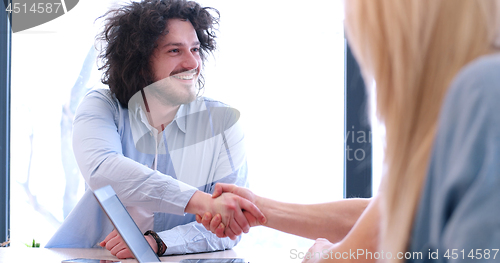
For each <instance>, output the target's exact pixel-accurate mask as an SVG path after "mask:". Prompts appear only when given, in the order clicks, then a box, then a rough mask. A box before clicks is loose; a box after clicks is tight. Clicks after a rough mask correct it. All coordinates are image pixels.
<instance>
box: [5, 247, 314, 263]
mask: <svg viewBox="0 0 500 263" xmlns="http://www.w3.org/2000/svg"><path fill="white" fill-rule="evenodd" d="M306 251H307V250H306ZM236 257H242V258H245V259H246V260H248V261H249V262H251V263H267V262H269V263H270V262H301V260H300V259H291V257H290V251H289V250H268V251H252V252H250V251H245V250H238V248H237V247H235V248H234V249H231V250H225V251H218V252H212V253H199V254H189V255H181V256H164V257H160V259H161V261H162V262H179V261H180V260H181V259H185V258H236ZM71 258H95V259H108V260H117V259H116V257H114V256H113V255H111V254H110V253H109V251H108V250H106V249H101V248H50V249H49V248H11V247H7V248H0V262H1V263H33V262H37V263H38V262H41V263H45V262H47V263H60V262H61V261H62V260H65V259H71ZM121 261H122V262H123V263H137V260H135V259H126V260H121Z"/></svg>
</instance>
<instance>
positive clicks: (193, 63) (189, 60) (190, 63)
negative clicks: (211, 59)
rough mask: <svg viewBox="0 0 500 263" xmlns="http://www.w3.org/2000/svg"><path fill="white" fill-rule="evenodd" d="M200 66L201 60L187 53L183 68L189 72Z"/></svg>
mask: <svg viewBox="0 0 500 263" xmlns="http://www.w3.org/2000/svg"><path fill="white" fill-rule="evenodd" d="M199 64H200V61H199V58H198V56H197V55H196V54H193V53H191V52H187V53H185V55H184V58H183V61H182V66H183V67H184V68H186V69H188V70H191V69H195V68H198V66H199Z"/></svg>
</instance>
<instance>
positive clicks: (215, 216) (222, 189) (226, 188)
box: [196, 183, 267, 240]
mask: <svg viewBox="0 0 500 263" xmlns="http://www.w3.org/2000/svg"><path fill="white" fill-rule="evenodd" d="M225 195H229V196H231V197H232V198H236V199H237V200H239V204H240V205H239V207H240V208H241V209H239V208H238V206H235V205H230V203H229V202H227V201H226V200H221V201H222V203H223V205H225V206H227V207H230V208H231V209H230V210H233V211H234V213H235V214H234V220H231V219H230V217H229V215H228V214H227V213H226V214H225V215H224V214H222V215H221V214H220V213H217V212H215V213H212V212H210V211H207V212H205V213H204V214H203V216H202V215H200V214H198V213H197V214H196V221H197V222H198V223H201V224H203V226H204V227H205V228H206V229H207V230H210V231H211V232H212V233H214V234H216V235H217V237H220V238H223V237H229V238H230V239H232V240H234V239H236V237H237V236H239V235H241V234H242V233H243V232H244V233H248V231H249V229H250V227H254V226H257V225H263V224H265V223H266V221H267V219H266V217H265V216H264V214H263V213H262V212H261V211H260V210H259V208H258V205H257V202H258V197H257V196H256V195H255V194H254V193H252V191H250V190H248V189H246V188H242V187H238V186H236V185H233V184H224V183H218V184H216V185H215V189H214V192H213V194H212V199H214V200H217V199H220V198H224V196H225ZM214 211H215V210H214Z"/></svg>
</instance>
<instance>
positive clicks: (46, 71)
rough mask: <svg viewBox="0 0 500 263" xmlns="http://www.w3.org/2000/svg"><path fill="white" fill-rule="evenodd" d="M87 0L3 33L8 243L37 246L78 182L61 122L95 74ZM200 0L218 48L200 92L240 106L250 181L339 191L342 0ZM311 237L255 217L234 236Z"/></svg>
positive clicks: (75, 194) (280, 240)
mask: <svg viewBox="0 0 500 263" xmlns="http://www.w3.org/2000/svg"><path fill="white" fill-rule="evenodd" d="M98 2H99V3H98ZM98 2H95V1H92V2H89V1H80V2H79V3H78V5H77V6H76V7H75V8H74V9H73V10H71V11H69V12H68V13H67V14H66V15H64V16H62V17H59V18H57V19H55V20H53V21H50V22H48V23H46V24H43V25H40V26H38V27H36V28H32V29H29V30H26V31H23V32H19V33H15V34H13V40H12V42H13V43H12V46H13V48H12V57H13V60H12V106H11V107H12V123H11V131H12V137H11V202H12V203H11V240H12V246H22V245H23V244H24V243H29V242H31V240H32V239H33V238H34V239H35V240H36V241H37V242H40V243H41V245H42V246H44V244H46V242H47V241H48V239H49V238H50V237H51V236H52V234H53V233H54V231H55V230H56V229H57V227H58V226H59V225H60V224H61V222H62V221H63V220H64V218H65V216H66V215H67V213H68V212H69V211H70V210H71V209H72V207H73V206H74V204H75V203H76V201H77V200H78V199H79V197H80V196H81V194H82V193H83V188H84V182H83V179H81V176H80V175H79V172H78V168H77V166H76V164H75V163H74V160H73V159H72V158H73V157H72V151H71V143H70V138H71V137H70V134H71V132H70V129H71V120H72V114H73V113H74V110H75V108H76V105H77V104H78V102H79V100H80V99H81V97H82V96H83V95H84V93H85V91H86V90H88V89H90V88H91V87H92V86H93V85H98V84H99V78H100V73H99V72H97V71H96V69H95V63H94V61H93V58H94V57H95V56H96V54H95V53H93V52H92V51H91V50H92V49H91V46H92V45H93V42H94V36H95V33H96V27H95V26H94V24H93V22H94V19H95V18H97V17H98V16H100V15H102V14H103V13H104V12H105V9H106V8H107V6H108V5H109V3H108V2H105V1H102V2H101V1H98ZM110 2H111V1H110ZM199 2H200V3H201V4H202V5H204V6H213V7H215V8H217V9H218V10H219V11H220V13H221V21H220V33H219V39H218V44H219V51H218V52H217V53H216V54H215V56H214V58H211V59H210V60H209V62H208V63H207V65H206V68H205V78H206V85H205V87H206V90H205V93H204V95H205V96H208V97H212V98H215V99H217V100H220V101H223V102H225V103H227V104H229V105H231V106H233V107H235V108H237V109H238V110H239V111H240V113H241V121H242V123H243V126H244V129H245V133H246V143H247V150H248V158H249V159H248V163H249V173H250V174H249V175H250V184H251V189H252V190H253V191H254V192H255V193H257V194H260V195H262V196H265V197H269V198H272V199H277V200H281V201H286V202H297V203H317V202H326V201H332V200H338V199H341V198H342V197H343V188H344V184H343V173H344V172H343V169H344V163H343V159H344V33H343V22H342V21H343V13H342V10H343V7H342V2H341V0H335V1H331V0H313V1H310V2H308V3H310V4H309V5H304V3H303V1H289V0H288V1H287V0H273V1H266V0H256V1H249V2H247V3H242V2H243V1H216V0H202V1H199ZM89 50H90V51H89ZM89 61H90V62H89ZM65 192H66V193H68V194H65ZM312 243H313V241H312V240H308V239H303V238H298V237H291V236H290V235H288V234H284V233H280V232H278V231H274V230H270V229H267V228H263V227H259V228H254V229H252V230H251V231H250V233H249V234H247V235H245V236H244V237H243V239H242V242H241V243H240V244H239V245H238V247H240V248H245V247H248V248H249V249H256V248H258V247H259V246H274V247H276V248H284V249H288V250H290V249H293V248H297V249H299V248H303V249H307V247H309V246H310V245H312Z"/></svg>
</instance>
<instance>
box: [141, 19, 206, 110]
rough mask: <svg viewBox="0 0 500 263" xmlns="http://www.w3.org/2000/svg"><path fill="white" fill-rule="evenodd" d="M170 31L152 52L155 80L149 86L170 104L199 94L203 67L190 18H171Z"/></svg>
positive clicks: (186, 100)
mask: <svg viewBox="0 0 500 263" xmlns="http://www.w3.org/2000/svg"><path fill="white" fill-rule="evenodd" d="M167 29H168V33H167V34H166V35H164V36H162V37H160V38H159V39H158V41H157V44H158V46H157V48H156V49H155V50H154V52H153V54H152V56H151V62H150V63H151V68H152V70H153V74H154V77H155V79H154V80H155V81H156V83H154V84H152V85H151V86H152V87H151V86H150V87H151V88H152V89H151V91H152V92H153V93H156V94H155V96H156V97H157V98H158V99H159V100H161V101H163V103H165V104H167V105H170V106H177V105H180V104H185V103H189V102H191V101H193V100H194V99H195V98H196V91H197V90H196V83H197V82H198V76H199V74H200V69H201V57H200V42H199V40H198V36H197V35H196V31H195V30H194V27H193V25H192V24H191V22H189V21H187V20H181V19H169V20H168V22H167Z"/></svg>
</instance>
